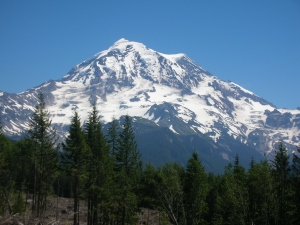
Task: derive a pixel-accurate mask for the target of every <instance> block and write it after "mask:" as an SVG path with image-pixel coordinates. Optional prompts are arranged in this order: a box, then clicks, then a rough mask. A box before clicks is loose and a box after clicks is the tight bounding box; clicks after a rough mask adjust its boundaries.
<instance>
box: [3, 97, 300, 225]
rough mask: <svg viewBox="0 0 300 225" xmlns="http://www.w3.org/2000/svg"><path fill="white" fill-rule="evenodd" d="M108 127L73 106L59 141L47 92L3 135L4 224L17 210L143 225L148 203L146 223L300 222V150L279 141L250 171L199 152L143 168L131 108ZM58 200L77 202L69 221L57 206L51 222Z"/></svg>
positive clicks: (34, 219) (90, 224) (34, 215)
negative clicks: (17, 132) (19, 127)
mask: <svg viewBox="0 0 300 225" xmlns="http://www.w3.org/2000/svg"><path fill="white" fill-rule="evenodd" d="M0 130H1V129H0ZM105 133H107V135H104V132H103V128H102V124H101V122H100V115H99V113H98V111H97V109H96V106H95V105H94V106H93V108H92V109H91V111H90V113H89V116H88V120H87V122H86V123H85V124H81V122H80V115H79V114H78V113H77V112H76V111H75V112H74V115H73V117H72V119H71V121H70V128H69V132H68V135H67V137H66V138H65V140H64V141H63V142H62V143H59V142H58V139H57V135H56V132H55V129H54V128H53V127H52V125H51V120H50V116H49V112H48V111H47V110H46V105H45V101H44V96H43V94H42V93H40V94H39V101H38V104H37V105H36V107H35V111H34V113H33V115H32V116H31V118H30V123H29V130H28V132H27V135H26V138H24V139H23V140H20V141H18V142H14V143H12V142H11V141H10V140H9V139H7V138H6V137H5V136H4V135H3V134H2V132H1V134H0V214H1V216H2V217H0V224H2V223H3V224H5V221H6V222H7V218H9V216H10V215H15V214H16V213H18V215H20V217H19V218H21V219H20V221H19V222H21V223H23V224H24V225H27V224H38V223H39V224H42V223H45V224H71V223H72V224H74V225H77V224H87V225H96V224H97V225H98V224H139V223H140V224H142V222H141V220H140V216H139V215H141V213H142V212H145V209H149V210H153V211H155V212H158V215H159V217H158V219H157V220H156V221H155V222H153V221H152V222H151V223H150V222H149V221H147V222H144V223H143V224H178V225H179V224H182V225H193V224H209V225H217V224H228V225H229V224H236V225H240V224H281V225H283V224H295V225H296V224H300V158H299V154H300V147H298V148H296V147H295V150H296V152H295V153H294V154H293V156H292V158H290V157H289V155H288V154H287V150H286V148H285V146H284V145H283V144H279V146H278V149H277V150H276V153H275V157H274V158H273V159H272V160H263V161H260V162H255V161H254V160H251V159H250V160H249V165H250V167H249V169H248V170H246V169H245V168H244V167H243V166H242V165H241V164H240V162H239V156H238V155H236V158H235V161H234V162H232V163H229V164H228V165H227V166H226V167H225V168H224V173H223V174H218V175H217V174H213V173H207V172H206V171H205V169H204V166H203V165H202V163H201V158H199V155H198V154H197V153H196V151H194V153H193V154H192V155H191V156H190V158H189V160H188V161H187V162H186V165H185V166H184V167H183V166H181V165H179V164H177V163H167V164H165V165H163V166H161V167H158V168H156V167H154V166H152V165H150V164H148V165H143V164H142V161H141V154H140V152H139V148H138V146H137V144H136V140H135V134H134V132H133V128H132V124H131V118H130V117H129V116H128V115H127V116H125V119H124V121H123V123H122V124H121V125H119V124H118V123H116V120H114V119H113V120H112V122H111V123H110V125H109V128H108V131H107V132H105ZM54 197H57V199H58V197H60V198H61V197H63V198H69V199H71V202H72V204H71V205H70V209H71V211H72V214H71V216H72V218H71V220H70V221H68V223H67V222H64V223H63V222H62V221H59V220H58V217H57V214H58V213H62V212H57V208H56V211H55V210H54V211H53V213H54V215H55V213H56V219H55V220H54V221H49V217H48V215H49V210H53V209H50V208H49V207H48V206H49V204H48V203H49V199H53V198H54ZM83 206H84V207H85V209H86V213H84V214H83V213H82V210H81V209H82V207H83ZM22 216H23V217H22ZM25 216H27V217H25ZM28 217H30V218H31V220H28V219H27V220H25V219H24V218H28ZM22 218H23V219H22ZM47 219H48V220H47ZM3 221H4V222H3Z"/></svg>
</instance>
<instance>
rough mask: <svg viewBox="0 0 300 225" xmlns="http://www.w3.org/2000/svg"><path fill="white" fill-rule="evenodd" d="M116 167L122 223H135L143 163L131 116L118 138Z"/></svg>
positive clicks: (119, 216)
mask: <svg viewBox="0 0 300 225" xmlns="http://www.w3.org/2000/svg"><path fill="white" fill-rule="evenodd" d="M115 164H116V165H115V168H116V170H117V172H118V175H117V179H118V190H119V196H120V198H119V206H120V210H119V212H120V214H119V215H118V218H119V221H120V222H121V224H126V223H131V224H132V223H133V221H135V217H134V216H135V213H136V212H137V209H138V207H137V202H138V201H137V196H136V189H137V187H136V184H137V183H138V177H139V175H140V172H141V169H142V165H141V161H140V153H139V151H138V148H137V144H136V141H135V135H134V132H133V128H132V125H131V121H130V117H129V116H128V115H126V116H125V120H124V123H123V125H122V131H121V133H120V136H119V139H118V149H117V152H116V160H115Z"/></svg>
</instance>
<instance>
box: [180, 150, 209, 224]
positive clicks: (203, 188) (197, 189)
mask: <svg viewBox="0 0 300 225" xmlns="http://www.w3.org/2000/svg"><path fill="white" fill-rule="evenodd" d="M183 190H184V206H185V213H186V221H187V224H191V225H194V224H203V222H204V216H205V213H206V212H207V203H206V195H207V192H208V183H207V174H206V172H205V170H204V167H203V166H202V164H201V162H200V160H199V157H198V154H197V153H196V152H194V153H193V155H192V157H191V158H190V159H189V161H188V164H187V168H186V173H185V180H184V187H183Z"/></svg>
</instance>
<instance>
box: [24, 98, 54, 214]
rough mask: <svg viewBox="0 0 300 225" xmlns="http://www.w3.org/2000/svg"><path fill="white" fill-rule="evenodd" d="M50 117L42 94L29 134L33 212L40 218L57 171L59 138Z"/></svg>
mask: <svg viewBox="0 0 300 225" xmlns="http://www.w3.org/2000/svg"><path fill="white" fill-rule="evenodd" d="M49 117H50V116H49V112H48V111H47V110H46V103H45V99H44V95H43V93H42V92H40V93H39V95H38V103H37V105H36V107H35V110H34V113H33V115H32V117H31V118H30V119H29V131H28V134H27V139H29V140H30V141H32V142H33V151H32V152H33V156H32V158H33V164H34V174H33V176H34V185H33V186H34V190H33V201H32V211H33V213H35V214H36V216H38V217H39V216H41V215H42V214H43V213H44V212H45V210H46V200H47V196H48V194H49V193H50V191H51V187H52V182H53V180H54V177H55V172H56V170H57V150H58V145H57V144H56V142H57V137H56V131H55V129H54V128H53V127H52V126H51V120H50V118H49Z"/></svg>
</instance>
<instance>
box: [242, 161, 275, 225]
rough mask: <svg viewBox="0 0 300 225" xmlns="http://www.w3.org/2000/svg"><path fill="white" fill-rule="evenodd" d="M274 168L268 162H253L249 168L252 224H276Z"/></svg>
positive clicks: (250, 217)
mask: <svg viewBox="0 0 300 225" xmlns="http://www.w3.org/2000/svg"><path fill="white" fill-rule="evenodd" d="M271 169H272V168H271V167H270V165H269V164H268V162H267V161H266V160H265V161H262V162H260V163H255V164H254V163H253V166H252V167H251V168H250V170H249V178H248V184H247V187H248V192H249V203H248V204H249V221H250V224H275V214H274V212H275V195H274V187H273V182H272V170H271Z"/></svg>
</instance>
